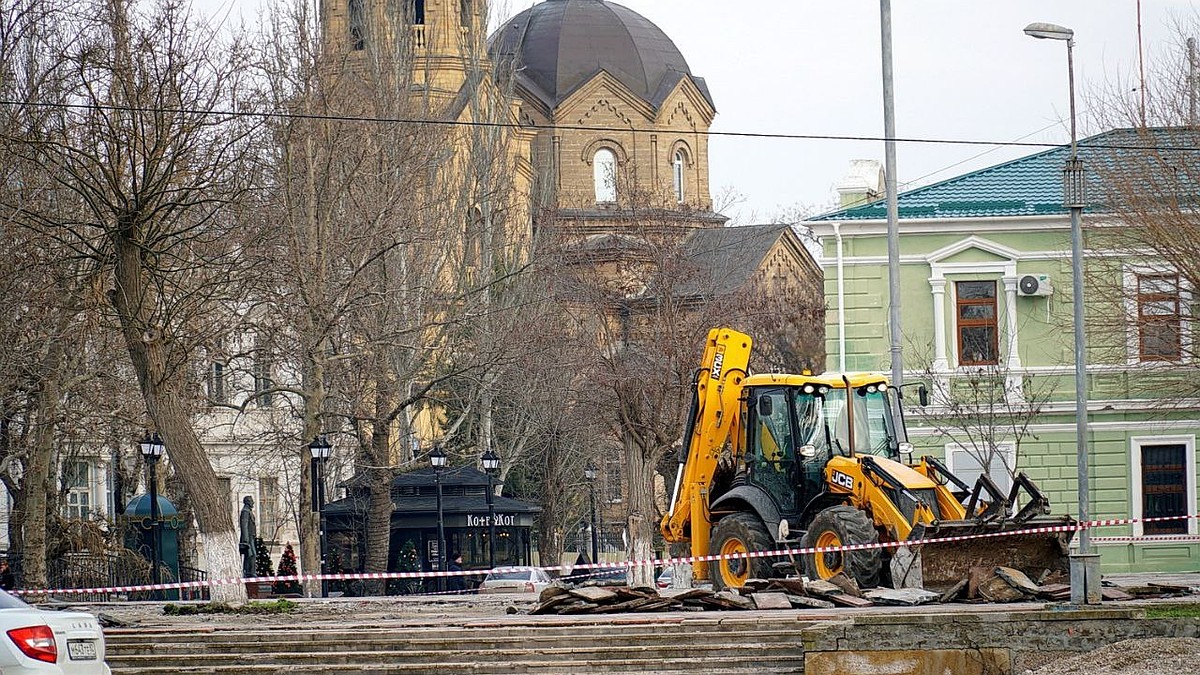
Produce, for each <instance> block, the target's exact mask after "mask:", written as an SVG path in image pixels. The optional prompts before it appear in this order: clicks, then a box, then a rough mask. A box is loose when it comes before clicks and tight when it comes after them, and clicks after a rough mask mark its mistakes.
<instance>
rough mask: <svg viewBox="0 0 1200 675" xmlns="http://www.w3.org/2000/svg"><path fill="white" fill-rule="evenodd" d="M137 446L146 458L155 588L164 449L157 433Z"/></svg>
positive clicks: (156, 591)
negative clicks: (161, 463) (161, 460)
mask: <svg viewBox="0 0 1200 675" xmlns="http://www.w3.org/2000/svg"><path fill="white" fill-rule="evenodd" d="M139 446H140V447H141V450H142V456H143V457H145V458H146V471H147V473H148V474H149V475H148V480H147V483H148V485H147V488H148V489H149V491H150V565H151V567H150V582H151V583H153V584H154V585H155V586H157V585H158V584H161V583H162V569H161V567H162V523H160V522H159V521H160V517H159V513H158V471H157V468H158V460H159V459H160V458H162V455H163V451H164V450H165V449H166V448H165V447H164V446H163V442H162V438H161V437H159V435H158V432H154V434H151V433H150V432H149V431H147V432H146V435H145V436H143V437H142V441H141V443H139ZM153 597H154V598H155V599H156V600H161V599H162V590H161V589H158V588H155V589H154V595H153Z"/></svg>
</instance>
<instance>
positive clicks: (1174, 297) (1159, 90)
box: [1079, 14, 1200, 409]
mask: <svg viewBox="0 0 1200 675" xmlns="http://www.w3.org/2000/svg"><path fill="white" fill-rule="evenodd" d="M1197 27H1200V21H1198V20H1197V18H1196V15H1195V14H1192V15H1190V16H1188V17H1185V18H1181V19H1180V20H1179V22H1178V24H1177V27H1176V35H1177V39H1176V41H1175V44H1174V45H1173V48H1172V49H1170V50H1169V51H1166V52H1161V53H1159V55H1158V58H1152V59H1151V60H1150V62H1149V63H1148V66H1147V68H1146V71H1147V77H1146V79H1145V80H1144V82H1140V83H1131V82H1130V81H1127V80H1123V79H1116V80H1113V81H1111V82H1109V83H1107V84H1106V85H1104V86H1103V87H1101V88H1098V89H1097V90H1096V91H1094V92H1092V93H1091V94H1090V95H1089V96H1088V99H1089V102H1088V108H1089V114H1090V116H1091V117H1092V118H1093V124H1094V125H1095V126H1097V127H1099V128H1104V129H1111V131H1108V132H1106V133H1104V134H1102V135H1099V136H1097V137H1095V140H1093V141H1091V142H1087V143H1083V144H1081V146H1080V149H1079V152H1080V156H1081V158H1082V159H1083V160H1084V163H1085V167H1086V169H1087V171H1088V175H1089V180H1088V184H1087V196H1088V202H1089V203H1090V204H1092V205H1094V206H1091V207H1089V208H1088V209H1087V210H1086V211H1085V216H1086V217H1085V219H1084V227H1085V236H1086V244H1087V248H1088V249H1092V250H1104V251H1106V252H1108V255H1104V256H1089V258H1088V260H1087V270H1086V273H1087V284H1088V290H1089V295H1088V298H1087V302H1088V305H1089V308H1088V324H1089V333H1088V350H1089V352H1092V358H1093V360H1097V359H1098V360H1103V361H1105V362H1108V363H1117V364H1121V363H1125V364H1138V367H1139V368H1140V369H1143V370H1144V371H1145V375H1144V376H1143V382H1148V381H1151V379H1152V380H1153V381H1154V382H1155V386H1159V387H1161V388H1163V389H1164V390H1166V389H1169V390H1171V391H1173V392H1174V395H1173V396H1171V397H1169V398H1170V399H1171V400H1172V401H1175V403H1168V402H1166V401H1165V400H1164V401H1163V402H1162V404H1161V406H1160V407H1161V408H1163V409H1168V408H1172V407H1177V405H1179V404H1182V402H1183V401H1187V400H1190V399H1193V398H1194V397H1196V396H1197V395H1198V394H1200V386H1198V385H1197V383H1196V382H1195V378H1193V377H1190V375H1189V374H1187V373H1185V372H1183V371H1181V370H1180V369H1179V368H1178V367H1177V366H1178V364H1181V363H1189V362H1193V361H1195V360H1196V358H1197V357H1200V347H1198V345H1197V341H1196V340H1194V339H1191V337H1190V336H1189V333H1190V329H1189V328H1188V326H1189V325H1192V324H1193V322H1194V321H1195V320H1196V318H1197V317H1196V315H1195V303H1194V302H1191V301H1190V297H1191V294H1193V293H1194V292H1195V289H1197V288H1200V285H1198V284H1200V262H1198V260H1200V217H1198V216H1197V213H1196V209H1195V197H1194V195H1195V193H1196V188H1197V185H1198V184H1200V156H1198V153H1196V151H1195V148H1196V147H1197V145H1200V126H1198V125H1200V106H1198V103H1197V100H1198V99H1197V97H1198V93H1197V88H1196V80H1195V72H1196V67H1197V62H1198V57H1197V54H1196V47H1195V40H1194V38H1192V37H1189V36H1194V35H1196V29H1197ZM1131 87H1132V89H1131ZM1131 91H1132V92H1133V93H1132V94H1131V93H1130V92H1131ZM1143 102H1144V104H1143Z"/></svg>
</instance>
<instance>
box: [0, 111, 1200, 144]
mask: <svg viewBox="0 0 1200 675" xmlns="http://www.w3.org/2000/svg"><path fill="white" fill-rule="evenodd" d="M0 105H5V106H31V107H42V108H59V109H71V110H103V111H111V112H138V113H153V114H178V115H205V116H207V115H214V116H220V117H228V118H231V119H232V118H237V117H257V118H263V119H301V120H316V121H329V122H368V123H375V124H418V125H427V126H446V127H483V128H504V129H526V130H552V131H605V132H613V133H635V134H638V133H644V134H655V133H662V130H661V129H640V128H633V127H593V126H583V125H570V124H566V125H563V124H520V123H517V122H481V121H473V120H445V119H442V120H439V119H421V118H407V117H361V116H354V115H330V114H314V113H295V112H276V111H243V110H225V111H222V110H199V109H190V108H152V107H142V106H118V105H99V104H84V103H54V102H42V101H12V100H0ZM687 133H694V134H699V135H701V136H709V137H713V136H716V137H726V138H762V139H774V140H801V141H861V142H883V141H887V140H893V141H895V142H897V143H920V144H929V145H968V146H971V145H982V146H995V147H1024V148H1063V147H1067V144H1066V143H1035V142H1026V141H991V140H970V139H953V138H914V137H900V138H894V139H888V138H885V137H883V136H851V135H836V134H786V133H769V132H756V131H712V130H706V131H689V132H687ZM1085 147H1087V148H1089V149H1100V150H1163V149H1168V150H1176V151H1200V146H1169V147H1167V148H1163V147H1161V146H1153V145H1125V144H1107V143H1089V144H1087V145H1086V146H1085Z"/></svg>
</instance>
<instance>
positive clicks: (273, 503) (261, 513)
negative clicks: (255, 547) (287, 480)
mask: <svg viewBox="0 0 1200 675" xmlns="http://www.w3.org/2000/svg"><path fill="white" fill-rule="evenodd" d="M258 522H259V528H258V531H259V536H260V537H262V538H263V541H265V542H267V543H268V544H269V543H274V542H276V541H278V539H277V537H276V535H277V534H278V530H279V478H278V477H276V476H260V477H259V479H258Z"/></svg>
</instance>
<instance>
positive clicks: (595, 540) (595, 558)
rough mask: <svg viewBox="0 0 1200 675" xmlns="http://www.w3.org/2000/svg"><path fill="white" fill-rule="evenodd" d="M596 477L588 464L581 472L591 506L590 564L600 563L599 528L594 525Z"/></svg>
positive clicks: (594, 471)
mask: <svg viewBox="0 0 1200 675" xmlns="http://www.w3.org/2000/svg"><path fill="white" fill-rule="evenodd" d="M596 476H597V473H596V467H594V466H592V465H591V464H588V465H587V468H585V469H584V470H583V477H584V478H586V479H587V482H588V500H589V503H590V504H591V509H590V510H591V525H592V563H598V562H600V560H599V556H600V528H599V527H597V525H596Z"/></svg>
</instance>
